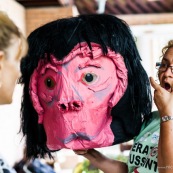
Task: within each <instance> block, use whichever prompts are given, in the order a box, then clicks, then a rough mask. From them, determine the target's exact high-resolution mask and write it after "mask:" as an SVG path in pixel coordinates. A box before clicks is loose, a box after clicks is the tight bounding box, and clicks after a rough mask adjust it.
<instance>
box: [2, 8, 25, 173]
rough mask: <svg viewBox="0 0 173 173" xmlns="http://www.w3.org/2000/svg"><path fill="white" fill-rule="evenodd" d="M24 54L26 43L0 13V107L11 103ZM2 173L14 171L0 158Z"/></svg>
mask: <svg viewBox="0 0 173 173" xmlns="http://www.w3.org/2000/svg"><path fill="white" fill-rule="evenodd" d="M26 52H27V42H26V40H25V38H24V36H23V34H22V33H21V32H20V30H19V29H18V28H17V26H16V25H15V24H14V22H13V21H12V20H11V19H10V18H9V17H8V16H7V15H6V14H5V13H4V12H2V11H0V105H4V104H10V103H11V102H12V96H13V91H14V87H15V84H16V80H17V79H18V77H19V75H20V71H19V65H20V60H21V57H23V56H24V55H25V54H26ZM1 115H2V114H1ZM1 115H0V116H1ZM2 172H14V170H13V169H11V168H10V167H8V165H7V164H6V163H5V162H4V160H3V159H2V158H1V157H0V173H2Z"/></svg>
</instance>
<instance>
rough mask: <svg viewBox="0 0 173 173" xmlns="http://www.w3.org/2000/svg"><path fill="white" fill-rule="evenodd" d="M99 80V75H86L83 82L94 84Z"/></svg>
mask: <svg viewBox="0 0 173 173" xmlns="http://www.w3.org/2000/svg"><path fill="white" fill-rule="evenodd" d="M97 78H98V77H97V75H96V74H94V73H85V74H84V75H83V77H82V81H83V82H84V83H86V84H92V83H93V82H95V81H96V79H97Z"/></svg>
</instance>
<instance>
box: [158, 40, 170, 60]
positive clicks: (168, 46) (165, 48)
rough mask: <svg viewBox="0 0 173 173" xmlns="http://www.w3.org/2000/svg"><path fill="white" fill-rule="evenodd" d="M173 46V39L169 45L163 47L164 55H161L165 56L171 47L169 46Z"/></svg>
mask: <svg viewBox="0 0 173 173" xmlns="http://www.w3.org/2000/svg"><path fill="white" fill-rule="evenodd" d="M172 47H173V40H169V41H168V43H167V45H166V46H165V47H163V48H162V56H161V57H164V55H165V53H166V51H167V50H168V49H169V48H172Z"/></svg>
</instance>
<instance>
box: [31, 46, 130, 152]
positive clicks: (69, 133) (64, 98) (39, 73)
mask: <svg viewBox="0 0 173 173" xmlns="http://www.w3.org/2000/svg"><path fill="white" fill-rule="evenodd" d="M91 46H92V51H91V50H90V49H89V47H88V45H87V44H86V43H82V44H80V45H79V44H78V45H77V46H76V47H75V48H74V49H73V50H72V51H71V52H70V54H69V55H67V56H66V57H65V58H64V59H63V60H61V61H58V60H56V58H55V57H54V56H53V55H51V62H49V63H47V64H45V63H44V62H43V61H40V63H39V65H38V67H37V69H36V70H35V71H34V73H33V75H32V77H31V81H30V94H31V99H32V101H33V105H34V108H35V109H36V111H37V113H38V116H39V122H38V123H42V124H43V126H44V129H45V132H46V136H47V142H46V144H47V147H48V148H49V149H50V150H59V149H62V148H69V149H74V150H76V149H88V148H99V147H104V146H109V145H112V143H113V141H114V135H113V133H112V131H111V128H110V123H111V121H112V117H111V108H112V107H113V106H115V105H116V104H117V102H118V101H119V100H120V99H121V97H122V96H123V94H124V92H125V91H126V88H127V69H126V67H125V64H124V61H123V58H122V56H121V55H120V54H115V52H113V51H111V50H110V49H108V54H107V55H106V56H105V55H103V53H102V50H101V48H100V46H99V45H98V44H95V43H92V44H91Z"/></svg>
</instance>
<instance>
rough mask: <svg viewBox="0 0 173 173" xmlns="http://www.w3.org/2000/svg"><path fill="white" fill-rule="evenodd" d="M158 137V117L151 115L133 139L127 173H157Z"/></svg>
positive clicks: (157, 114)
mask: <svg viewBox="0 0 173 173" xmlns="http://www.w3.org/2000/svg"><path fill="white" fill-rule="evenodd" d="M159 135H160V116H159V113H158V112H153V113H152V118H151V119H150V120H149V122H147V124H145V123H144V124H143V126H142V129H141V132H140V133H139V135H138V136H137V137H136V138H135V140H134V144H133V146H132V149H131V151H130V155H129V159H128V171H129V173H155V172H157V173H158V169H157V155H158V142H159Z"/></svg>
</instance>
